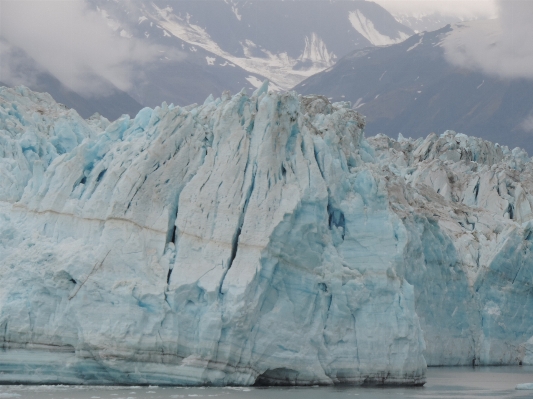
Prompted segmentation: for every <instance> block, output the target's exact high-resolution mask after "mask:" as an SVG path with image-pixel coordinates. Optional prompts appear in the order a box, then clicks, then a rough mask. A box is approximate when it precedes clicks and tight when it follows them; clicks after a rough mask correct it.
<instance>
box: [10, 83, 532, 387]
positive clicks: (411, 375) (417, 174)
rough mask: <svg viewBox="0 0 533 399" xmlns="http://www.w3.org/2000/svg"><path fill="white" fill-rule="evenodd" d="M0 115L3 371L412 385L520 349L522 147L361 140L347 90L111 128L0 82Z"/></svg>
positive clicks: (450, 137)
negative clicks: (435, 369)
mask: <svg viewBox="0 0 533 399" xmlns="http://www.w3.org/2000/svg"><path fill="white" fill-rule="evenodd" d="M0 118H1V123H2V125H1V126H0V127H1V129H0V138H1V140H2V141H1V142H0V151H1V152H0V155H1V157H0V173H1V174H2V175H1V176H2V180H1V182H0V194H1V195H2V197H1V198H0V280H1V282H2V283H1V284H0V345H1V348H2V349H0V354H1V357H0V381H18V382H36V383H37V382H38V383H43V382H56V383H125V384H130V383H131V384H141V383H147V384H182V385H202V384H203V385H232V384H233V385H249V384H254V383H258V384H268V385H271V384H293V385H306V384H336V383H355V384H362V383H377V384H421V383H423V382H424V380H425V368H426V361H427V363H428V364H429V365H471V364H472V362H474V363H475V364H518V363H519V362H523V363H528V364H529V363H531V358H532V356H531V352H532V351H531V339H530V338H531V337H532V336H533V328H532V327H531V323H530V322H529V320H531V319H532V316H533V301H531V295H532V287H531V284H532V277H533V276H532V270H533V265H532V262H533V260H532V257H531V254H530V248H531V242H532V240H533V222H532V221H531V220H532V219H533V213H532V204H533V200H532V195H531V193H532V192H533V178H532V163H531V161H530V159H529V158H528V157H527V154H525V153H524V152H523V151H521V150H519V149H515V150H513V151H509V150H508V149H507V148H505V147H500V146H498V145H495V144H492V143H488V142H486V141H483V140H480V139H476V138H471V137H467V136H465V135H461V134H455V133H454V132H446V133H444V134H443V135H441V136H437V135H435V134H432V135H430V136H428V138H427V139H425V140H422V139H420V140H411V139H404V138H403V137H400V138H399V140H398V141H396V140H392V139H390V138H388V137H386V136H382V135H379V136H376V137H373V138H370V139H365V138H364V135H363V133H362V130H363V127H364V120H363V118H362V117H361V116H360V115H359V114H357V113H356V112H355V111H353V110H352V109H350V106H349V104H348V103H335V104H331V103H329V101H328V100H327V99H326V98H324V97H321V96H308V97H299V96H297V95H296V94H294V93H284V94H279V93H268V90H267V85H266V84H265V85H264V86H263V87H262V88H260V89H259V90H258V91H257V92H255V93H254V94H253V95H252V96H248V95H246V94H245V93H244V92H241V93H239V94H237V95H235V96H233V97H232V96H230V95H229V93H224V94H223V95H222V96H221V98H218V99H216V100H215V99H214V98H212V97H210V98H208V99H207V100H206V102H205V103H204V104H203V105H200V106H198V105H192V106H188V107H174V106H173V105H170V106H168V105H167V104H165V103H163V105H162V106H161V107H156V108H155V109H153V110H152V109H149V108H145V109H143V110H141V111H140V112H139V113H138V114H137V116H136V117H135V118H133V119H131V118H130V117H128V116H123V117H122V118H119V119H118V120H117V121H115V122H113V123H111V124H110V123H109V122H108V121H107V120H105V119H103V118H101V117H99V116H94V117H93V118H91V119H89V120H87V121H84V120H82V119H81V118H79V116H77V114H76V113H75V112H74V111H72V110H67V109H65V108H64V107H63V106H61V105H58V104H56V103H54V102H53V100H52V99H51V98H50V97H49V96H48V95H43V94H37V93H32V92H31V91H29V90H27V89H24V88H18V89H6V88H3V89H0ZM28 137H29V138H31V140H33V142H32V143H34V144H32V145H31V146H30V145H28ZM31 140H30V141H31ZM3 176H7V177H8V178H9V179H6V178H4V177H3ZM528 340H529V341H528Z"/></svg>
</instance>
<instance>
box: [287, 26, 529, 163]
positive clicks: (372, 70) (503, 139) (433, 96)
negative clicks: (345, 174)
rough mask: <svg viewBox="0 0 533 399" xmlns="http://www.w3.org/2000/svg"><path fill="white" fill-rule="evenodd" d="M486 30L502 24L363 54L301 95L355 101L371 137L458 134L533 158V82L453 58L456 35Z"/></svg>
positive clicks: (458, 29)
mask: <svg viewBox="0 0 533 399" xmlns="http://www.w3.org/2000/svg"><path fill="white" fill-rule="evenodd" d="M481 29H483V32H485V33H486V34H489V33H490V32H495V31H497V30H498V29H499V25H498V21H496V20H492V21H476V22H469V23H462V24H459V25H453V26H448V27H445V28H443V29H440V30H438V31H434V32H425V33H420V34H417V35H415V36H412V37H411V38H409V39H408V40H406V41H404V42H402V43H399V44H395V45H392V46H389V47H385V48H378V47H374V48H366V49H363V50H356V51H354V52H352V53H351V54H349V55H347V56H346V57H344V58H343V59H341V60H340V61H338V62H337V63H336V64H335V65H334V66H333V67H331V68H329V69H327V70H326V71H324V72H321V73H319V74H317V75H315V76H312V77H310V78H309V79H307V80H306V81H304V82H302V83H300V84H299V85H297V86H296V87H295V90H297V91H298V92H299V93H302V94H311V93H322V94H324V95H326V96H327V97H329V98H331V99H333V101H340V100H342V101H345V100H346V101H348V100H349V101H351V102H352V104H353V107H354V109H357V110H358V111H359V112H361V113H362V114H364V115H365V116H366V118H367V127H366V129H367V130H366V131H367V133H368V134H370V135H374V134H377V133H385V134H387V135H389V136H392V137H397V135H398V133H400V132H401V133H402V134H403V135H404V136H412V137H415V138H417V137H424V136H426V135H427V134H428V133H430V132H441V131H444V130H446V129H453V130H455V131H458V132H465V133H468V134H473V135H476V136H479V137H482V138H484V139H487V140H491V141H493V142H497V143H500V144H504V145H507V146H510V147H515V146H518V147H522V148H525V149H526V150H527V151H528V152H529V153H530V154H533V140H532V132H533V127H532V126H533V124H532V123H531V121H532V120H533V116H532V115H533V81H532V80H526V79H516V78H515V79H511V78H502V77H498V76H496V75H492V74H488V73H486V72H483V71H481V70H475V69H470V68H469V69H467V68H465V67H460V66H456V65H453V64H451V63H450V62H449V61H448V58H447V57H446V54H447V51H449V50H450V47H453V46H460V45H461V41H460V40H457V37H459V38H461V37H464V36H465V35H466V36H468V35H470V34H472V33H475V32H474V31H476V30H481ZM452 41H454V42H452ZM459 49H460V48H459Z"/></svg>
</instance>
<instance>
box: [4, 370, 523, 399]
mask: <svg viewBox="0 0 533 399" xmlns="http://www.w3.org/2000/svg"><path fill="white" fill-rule="evenodd" d="M526 382H533V367H518V366H517V367H480V368H476V369H472V368H447V367H446V368H431V369H429V370H428V373H427V383H426V385H425V386H424V387H421V388H362V387H353V388H352V387H309V388H307V387H306V388H251V387H250V388H170V387H156V386H150V387H138V386H136V387H116V386H99V387H96V386H93V387H87V386H57V385H53V386H28V385H4V386H0V398H13V399H26V398H28V399H37V398H38V399H210V398H213V399H214V398H217V399H366V398H368V399H385V398H386V399H389V398H398V399H408V398H425V399H430V398H436V399H445V398H464V399H469V398H484V399H490V398H498V399H499V398H533V391H516V390H515V389H514V388H515V386H516V384H521V383H526Z"/></svg>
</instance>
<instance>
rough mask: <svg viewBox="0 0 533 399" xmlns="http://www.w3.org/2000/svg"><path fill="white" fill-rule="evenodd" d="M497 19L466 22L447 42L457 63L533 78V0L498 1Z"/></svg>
mask: <svg viewBox="0 0 533 399" xmlns="http://www.w3.org/2000/svg"><path fill="white" fill-rule="evenodd" d="M497 6H498V19H497V20H494V21H483V22H478V23H472V24H466V25H465V26H463V27H460V28H458V29H456V30H454V32H453V33H451V34H450V35H449V37H448V38H447V39H446V40H445V41H444V43H443V45H444V48H445V52H446V58H447V60H448V61H449V62H451V63H452V64H454V65H458V66H461V67H465V68H468V69H475V70H481V71H483V72H485V73H488V74H492V75H497V76H500V77H503V78H527V79H533V28H532V25H531V19H532V18H533V1H528V0H499V1H498V3H497Z"/></svg>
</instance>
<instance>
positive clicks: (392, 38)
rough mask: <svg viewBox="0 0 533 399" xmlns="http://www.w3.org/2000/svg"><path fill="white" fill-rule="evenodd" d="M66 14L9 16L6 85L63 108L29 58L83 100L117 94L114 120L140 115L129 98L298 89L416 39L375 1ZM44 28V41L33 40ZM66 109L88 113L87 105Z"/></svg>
mask: <svg viewBox="0 0 533 399" xmlns="http://www.w3.org/2000/svg"><path fill="white" fill-rule="evenodd" d="M80 4H82V5H83V6H80ZM59 5H61V6H62V5H63V4H59ZM59 5H58V7H59ZM38 6H39V5H38ZM3 7H6V6H3ZM56 8H57V7H56ZM32 10H33V11H32ZM65 10H67V11H64V10H63V8H61V7H59V8H57V9H55V8H54V7H45V6H42V5H41V8H39V7H37V9H35V8H31V7H30V8H28V7H27V6H25V5H24V3H23V2H22V3H17V4H10V5H9V7H8V8H6V11H9V13H10V14H11V15H13V16H16V17H17V20H19V21H20V22H19V23H17V24H15V23H13V20H12V19H11V20H8V19H6V20H5V21H3V24H2V25H3V28H2V37H3V40H4V42H5V45H4V51H2V54H3V58H4V61H3V64H6V63H9V64H11V68H7V67H5V66H3V67H2V69H3V72H2V74H3V75H4V76H3V77H4V78H3V79H0V80H2V81H4V82H5V83H6V84H8V85H15V84H24V85H26V86H28V87H31V88H33V89H36V90H40V91H47V92H51V93H52V94H54V96H55V97H56V98H58V100H59V101H61V97H60V96H58V94H56V93H58V92H57V90H56V91H55V92H54V89H52V87H51V86H50V85H44V84H40V85H36V84H35V83H36V82H35V79H33V77H31V76H24V75H21V74H20V73H19V72H18V71H19V70H21V69H24V68H25V65H26V64H27V63H26V62H25V61H22V60H20V59H17V58H15V59H12V58H10V57H8V56H9V54H12V53H13V51H20V50H22V51H24V52H26V53H27V55H28V56H29V57H31V58H32V59H33V60H34V63H35V65H36V68H37V69H38V70H39V72H40V75H43V74H44V75H46V74H48V75H51V76H52V77H53V78H55V79H57V80H58V81H59V82H61V83H63V84H65V85H66V86H67V87H68V88H69V89H70V90H71V91H73V92H75V93H76V94H78V95H80V96H81V97H84V98H89V97H90V98H92V99H94V101H96V102H99V101H103V102H104V103H105V101H107V100H105V98H107V97H108V96H109V95H110V93H111V92H113V93H115V94H113V95H115V96H118V97H116V98H115V100H114V101H113V106H112V107H111V108H110V111H109V112H108V111H106V110H105V109H104V110H103V111H101V108H102V107H97V108H98V110H99V112H101V113H102V114H104V115H105V116H107V117H109V118H115V117H116V116H117V112H118V113H119V114H120V112H125V113H126V112H127V113H131V112H132V110H131V109H132V104H133V103H132V101H131V99H130V98H128V97H131V98H132V99H134V101H136V102H137V103H139V104H141V105H142V106H151V107H153V106H156V105H158V104H160V103H161V102H162V101H167V102H168V103H175V104H179V105H188V104H191V103H200V102H203V101H204V99H205V98H206V97H207V96H209V94H211V93H220V92H222V91H224V90H230V91H231V92H238V91H240V90H241V89H242V88H243V87H244V88H247V89H252V90H255V89H256V88H257V87H259V86H260V84H261V82H262V81H263V80H264V79H265V78H267V79H269V80H270V81H271V87H272V88H278V89H290V88H291V87H292V86H294V85H295V84H297V83H299V82H301V81H302V80H304V79H305V78H308V77H309V76H312V75H313V74H315V73H317V72H320V71H322V70H324V69H326V68H328V67H331V66H332V65H334V64H335V62H336V61H337V60H338V59H339V58H341V57H342V56H344V55H345V54H347V53H349V52H350V51H353V50H354V49H361V48H365V47H368V46H374V45H378V46H381V45H388V44H391V43H397V42H400V41H402V40H405V39H406V38H407V37H409V36H410V35H411V34H413V31H412V30H411V29H410V28H408V27H406V26H404V25H402V24H400V23H399V22H397V21H396V20H395V19H394V17H393V16H392V15H391V14H390V13H389V12H388V11H386V10H385V9H384V8H382V7H381V6H379V5H378V4H376V3H373V2H367V1H339V2H329V1H283V2H281V1H224V0H209V1H174V2H170V3H169V2H165V1H161V0H156V1H153V2H149V3H148V2H141V1H133V0H119V1H107V0H86V1H85V2H80V3H76V4H74V5H73V4H71V3H66V4H65ZM4 14H6V12H4ZM25 21H26V23H25ZM50 25H58V28H56V29H55V30H54V29H52V28H51V27H50ZM77 25H79V29H77V28H76V26H77ZM35 29H39V30H40V31H41V32H40V35H36V36H35V35H28V34H27V32H28V31H33V30H35ZM91 29H93V30H94V31H95V34H89V33H90V31H91ZM67 30H69V32H68V33H69V34H68V35H65V34H64V32H65V31H67ZM34 36H35V37H34ZM51 43H55V44H54V46H50V44H51ZM73 43H74V44H76V45H74V44H73ZM5 48H7V50H6V49H5ZM43 48H47V49H48V52H44V53H43ZM114 48H116V51H115V53H117V54H114V52H113V49H114ZM80 49H81V50H80ZM83 49H86V50H87V51H84V50H83ZM62 50H64V51H65V54H63V53H62ZM99 50H100V52H101V53H102V55H101V57H99V56H96V55H98V54H99V53H98V51H99ZM49 52H51V53H52V54H49ZM54 52H55V53H54ZM86 53H89V54H92V53H94V54H95V56H90V57H89V56H88V55H87V54H86ZM106 57H107V58H106ZM100 58H101V60H100ZM61 59H66V60H67V61H66V62H60V61H59V60H61ZM78 69H79V73H78ZM121 70H124V73H121V72H120V71H121ZM13 75H16V76H17V78H18V79H13ZM48 75H47V76H48ZM48 79H49V80H50V79H52V78H48ZM41 80H42V79H41ZM97 89H98V90H97ZM95 92H96V93H95ZM102 92H105V93H102ZM119 92H122V93H120V94H119ZM104 94H105V95H104ZM91 101H92V100H91ZM91 101H89V103H91ZM66 102H67V104H66V105H68V106H71V107H75V108H77V109H80V110H81V111H82V112H83V109H84V106H80V102H69V101H68V99H67V100H66ZM104 108H106V107H104ZM95 109H96V108H95Z"/></svg>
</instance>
